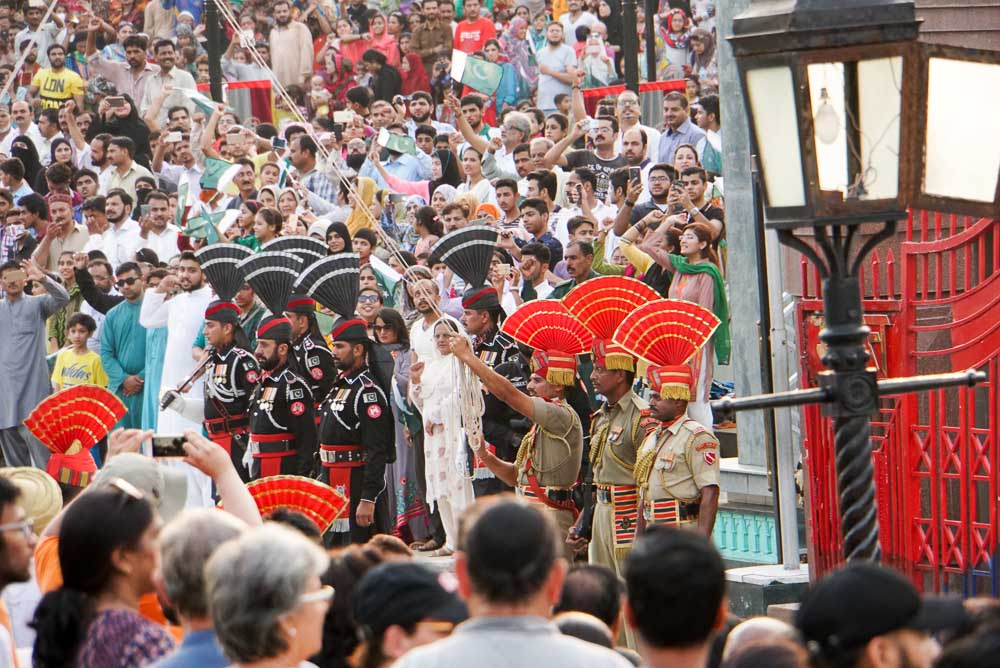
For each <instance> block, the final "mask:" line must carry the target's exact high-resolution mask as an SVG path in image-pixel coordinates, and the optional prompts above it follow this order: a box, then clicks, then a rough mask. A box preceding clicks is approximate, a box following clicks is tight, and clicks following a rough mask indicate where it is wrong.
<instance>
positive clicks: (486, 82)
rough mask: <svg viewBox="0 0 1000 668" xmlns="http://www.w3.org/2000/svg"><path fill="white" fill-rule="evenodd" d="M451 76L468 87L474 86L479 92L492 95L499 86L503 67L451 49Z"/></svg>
mask: <svg viewBox="0 0 1000 668" xmlns="http://www.w3.org/2000/svg"><path fill="white" fill-rule="evenodd" d="M451 78H452V79H454V80H455V81H461V82H462V83H464V84H465V85H466V86H468V87H469V88H475V89H476V90H478V91H479V92H480V93H485V94H486V95H493V93H495V92H497V88H499V87H500V79H502V78H503V67H501V66H500V65H497V64H496V63H491V62H490V61H488V60H483V59H482V58H476V57H475V56H470V55H469V54H467V53H465V52H464V51H459V50H457V49H453V50H452V52H451Z"/></svg>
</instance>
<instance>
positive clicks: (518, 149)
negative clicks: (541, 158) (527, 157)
mask: <svg viewBox="0 0 1000 668" xmlns="http://www.w3.org/2000/svg"><path fill="white" fill-rule="evenodd" d="M518 153H531V144H529V143H527V142H523V143H520V144H518V145H517V146H515V147H514V150H513V151H511V155H517V154H518Z"/></svg>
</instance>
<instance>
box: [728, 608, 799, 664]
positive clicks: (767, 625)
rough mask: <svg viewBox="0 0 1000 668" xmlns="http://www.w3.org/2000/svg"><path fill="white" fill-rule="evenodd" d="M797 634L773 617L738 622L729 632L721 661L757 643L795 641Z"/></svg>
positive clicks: (752, 618) (792, 627)
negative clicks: (781, 640)
mask: <svg viewBox="0 0 1000 668" xmlns="http://www.w3.org/2000/svg"><path fill="white" fill-rule="evenodd" d="M797 637H798V633H797V632H796V631H795V627H794V626H792V625H791V624H788V623H787V622H783V621H781V620H780V619H775V618H773V617H751V618H750V619H748V620H746V621H743V622H740V623H739V624H737V625H736V626H734V627H733V630H732V631H730V632H729V637H728V638H727V639H726V647H725V649H724V650H723V651H722V659H723V660H726V659H728V658H729V657H730V656H733V655H734V654H735V653H736V652H739V651H740V650H742V649H744V648H745V647H747V646H749V645H752V644H754V643H758V642H761V641H763V642H768V641H776V640H780V639H787V640H792V641H795V640H796V639H797Z"/></svg>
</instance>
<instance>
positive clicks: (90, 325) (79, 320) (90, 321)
mask: <svg viewBox="0 0 1000 668" xmlns="http://www.w3.org/2000/svg"><path fill="white" fill-rule="evenodd" d="M77 325H83V327H84V328H85V329H86V330H87V334H88V335H90V334H93V333H94V330H96V329H97V322H96V321H95V320H94V318H93V316H90V315H87V314H86V313H80V312H79V311H77V312H76V313H74V314H73V315H71V316H70V317H69V320H67V321H66V330H67V331H69V330H70V329H72V328H73V327H76V326H77Z"/></svg>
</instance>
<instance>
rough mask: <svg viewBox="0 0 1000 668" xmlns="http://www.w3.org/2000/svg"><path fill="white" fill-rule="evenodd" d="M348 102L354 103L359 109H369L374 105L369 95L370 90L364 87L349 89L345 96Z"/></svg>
mask: <svg viewBox="0 0 1000 668" xmlns="http://www.w3.org/2000/svg"><path fill="white" fill-rule="evenodd" d="M345 97H346V98H347V101H348V102H353V103H354V104H356V105H358V106H359V107H364V108H365V109H367V108H368V107H369V105H371V103H372V98H371V95H369V93H368V89H367V88H365V87H364V86H355V87H354V88H349V89H348V90H347V93H346V95H345Z"/></svg>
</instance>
